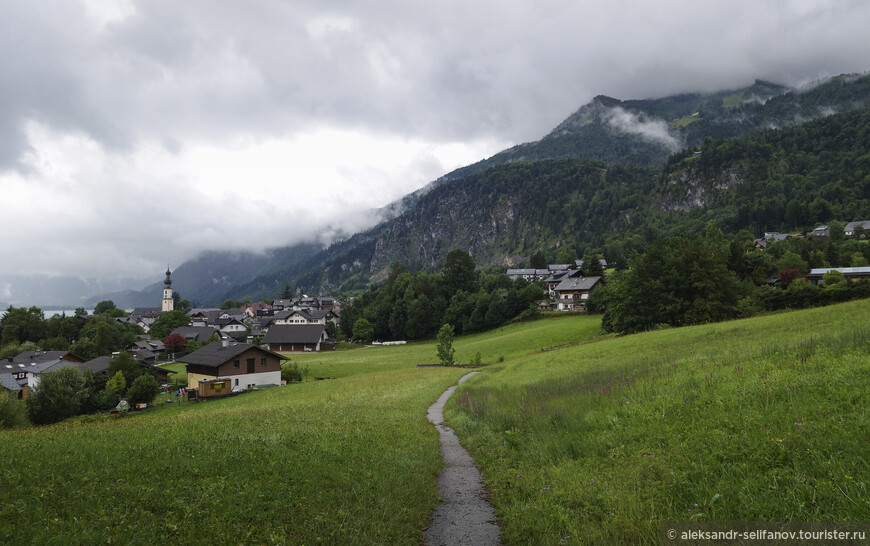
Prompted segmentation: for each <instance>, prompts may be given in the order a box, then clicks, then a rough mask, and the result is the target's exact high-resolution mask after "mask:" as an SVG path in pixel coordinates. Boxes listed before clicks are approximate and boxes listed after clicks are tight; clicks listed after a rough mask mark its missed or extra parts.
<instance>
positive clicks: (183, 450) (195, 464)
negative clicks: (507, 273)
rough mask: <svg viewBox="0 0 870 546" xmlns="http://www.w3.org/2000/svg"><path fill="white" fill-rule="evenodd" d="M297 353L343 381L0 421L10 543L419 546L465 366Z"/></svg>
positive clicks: (484, 345)
mask: <svg viewBox="0 0 870 546" xmlns="http://www.w3.org/2000/svg"><path fill="white" fill-rule="evenodd" d="M597 329H598V322H597V320H595V319H594V318H588V317H567V319H561V320H553V321H539V322H535V323H532V324H527V325H519V326H509V327H505V328H502V329H500V330H498V331H495V332H490V333H488V334H486V335H480V336H473V337H468V338H466V339H464V340H462V341H461V342H460V343H459V344H458V346H457V354H458V356H459V357H460V358H465V359H470V357H471V356H473V352H476V351H480V352H482V353H484V354H487V355H490V354H492V355H495V357H494V358H497V357H498V356H503V357H504V358H513V357H517V356H519V355H521V354H523V352H524V351H526V352H529V351H531V352H537V351H540V350H541V347H539V346H537V345H538V344H539V343H546V344H547V346H550V345H553V346H555V345H559V344H571V343H575V342H576V340H577V336H578V335H584V336H587V337H589V336H592V335H594V333H595V332H596V331H597ZM472 351H473V352H472ZM292 359H293V361H294V362H296V363H298V364H299V365H300V366H301V367H304V366H307V367H309V369H310V372H311V373H310V377H312V378H313V377H333V378H335V379H331V380H324V381H314V380H311V381H308V382H304V383H301V384H295V385H288V386H286V387H277V388H271V389H265V390H262V391H258V392H254V393H249V394H245V395H242V396H237V397H233V398H228V399H223V400H212V401H207V402H200V403H177V402H175V403H172V404H167V405H163V406H158V407H155V408H153V409H151V410H149V411H146V412H143V413H141V414H137V415H133V414H131V415H129V416H126V417H123V418H119V419H118V418H108V417H102V416H85V417H81V418H76V419H73V420H69V421H66V422H64V423H60V424H57V425H53V426H47V427H41V428H30V429H20V430H0V445H2V446H3V454H4V464H3V466H2V469H0V543H4V544H27V543H40V544H43V543H44V544H52V543H55V544H69V543H81V544H92V543H99V542H103V543H105V542H120V543H137V544H154V543H159V542H170V543H179V542H194V543H204V542H208V543H271V544H285V543H286V544H311V543H316V542H323V543H327V544H329V543H332V544H408V543H411V544H414V543H418V542H421V541H422V537H423V535H422V531H423V529H424V528H425V527H426V523H427V521H428V518H429V514H430V513H431V511H432V509H434V507H435V505H436V504H437V502H438V491H437V484H436V482H435V480H436V477H437V475H438V472H439V470H440V468H441V453H440V447H439V444H438V435H437V433H436V432H435V430H434V428H433V427H432V425H431V424H430V423H429V422H428V421H427V420H426V409H427V408H428V407H429V405H430V404H432V402H434V401H435V399H437V398H438V396H439V395H440V394H441V393H442V392H443V391H444V390H445V389H446V388H447V387H449V386H451V385H454V384H455V383H456V381H457V380H458V379H459V378H460V377H461V376H462V375H464V374H465V373H467V371H468V370H465V369H461V368H417V366H416V364H418V363H432V362H435V361H436V360H437V359H436V357H435V346H434V343H432V342H427V343H414V344H408V345H404V346H390V347H372V348H364V349H363V348H358V349H353V350H341V351H335V352H332V353H322V354H303V355H292Z"/></svg>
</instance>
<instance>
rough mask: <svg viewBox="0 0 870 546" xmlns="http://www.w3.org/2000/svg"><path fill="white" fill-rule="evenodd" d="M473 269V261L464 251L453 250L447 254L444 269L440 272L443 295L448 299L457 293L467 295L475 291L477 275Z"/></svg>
mask: <svg viewBox="0 0 870 546" xmlns="http://www.w3.org/2000/svg"><path fill="white" fill-rule="evenodd" d="M474 267H475V266H474V260H472V259H471V256H470V255H469V254H468V252H466V251H465V250H463V249H461V248H454V249H453V250H451V251H450V252H448V253H447V258H446V259H445V261H444V269H442V270H441V276H442V284H441V286H442V289H443V292H444V295H445V296H446V297H448V298H450V297H453V294H455V293H457V292H459V291H463V292H469V293H471V292H474V291H476V289H477V275H476V274H475V272H474Z"/></svg>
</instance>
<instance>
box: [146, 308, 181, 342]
mask: <svg viewBox="0 0 870 546" xmlns="http://www.w3.org/2000/svg"><path fill="white" fill-rule="evenodd" d="M188 324H190V318H189V317H188V316H187V313H186V312H184V311H182V310H180V309H176V310H174V311H167V312H166V313H162V314H161V315H160V316H159V317H157V318H156V319H154V323H153V324H152V325H151V329H150V330H149V331H148V333H149V334H150V335H151V337H152V338H153V339H164V338H165V337H166V336H168V335H169V334H170V333H171V332H172V330H175V329H176V328H179V327H181V326H187V325H188Z"/></svg>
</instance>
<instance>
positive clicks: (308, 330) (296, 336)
mask: <svg viewBox="0 0 870 546" xmlns="http://www.w3.org/2000/svg"><path fill="white" fill-rule="evenodd" d="M325 331H326V328H325V327H324V326H323V325H322V324H279V325H276V326H272V327H271V328H269V331H268V332H266V336H265V337H264V338H263V343H317V342H318V341H320V340H322V339H323V334H324V332H325Z"/></svg>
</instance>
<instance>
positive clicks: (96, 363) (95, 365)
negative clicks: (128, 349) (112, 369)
mask: <svg viewBox="0 0 870 546" xmlns="http://www.w3.org/2000/svg"><path fill="white" fill-rule="evenodd" d="M111 360H112V357H111V356H98V357H97V358H95V359H93V360H88V361H87V362H82V363H81V364H79V369H81V370H91V373H93V374H94V375H97V374H98V373H101V372H104V371H106V370H108V369H109V362H110V361H111Z"/></svg>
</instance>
